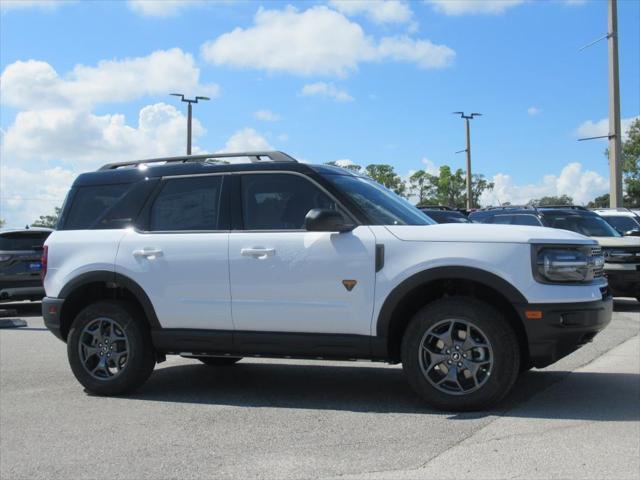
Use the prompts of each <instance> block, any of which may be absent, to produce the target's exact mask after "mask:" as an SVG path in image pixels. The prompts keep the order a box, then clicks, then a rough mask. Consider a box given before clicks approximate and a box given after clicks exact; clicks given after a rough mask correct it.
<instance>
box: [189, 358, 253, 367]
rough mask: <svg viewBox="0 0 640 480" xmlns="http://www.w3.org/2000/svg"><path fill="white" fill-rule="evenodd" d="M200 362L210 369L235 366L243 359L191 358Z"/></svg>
mask: <svg viewBox="0 0 640 480" xmlns="http://www.w3.org/2000/svg"><path fill="white" fill-rule="evenodd" d="M189 358H195V359H196V360H200V361H201V362H202V363H204V364H205V365H207V366H209V367H230V366H231V365H235V364H236V363H238V362H239V361H240V360H242V357H189Z"/></svg>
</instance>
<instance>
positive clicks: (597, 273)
mask: <svg viewBox="0 0 640 480" xmlns="http://www.w3.org/2000/svg"><path fill="white" fill-rule="evenodd" d="M601 255H602V248H600V247H591V253H590V254H589V260H590V263H593V264H595V258H596V257H599V256H601ZM603 276H604V265H602V266H595V267H594V269H593V278H601V277H603Z"/></svg>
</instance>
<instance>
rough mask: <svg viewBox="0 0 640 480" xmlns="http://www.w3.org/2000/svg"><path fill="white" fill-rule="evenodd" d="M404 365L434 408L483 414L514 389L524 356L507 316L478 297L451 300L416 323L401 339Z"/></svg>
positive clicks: (422, 312)
mask: <svg viewBox="0 0 640 480" xmlns="http://www.w3.org/2000/svg"><path fill="white" fill-rule="evenodd" d="M402 366H403V369H404V371H405V374H406V376H407V378H408V380H409V383H410V384H411V386H412V387H413V388H414V390H415V391H416V392H417V393H418V394H419V395H420V396H421V397H422V398H423V399H424V400H426V401H427V402H428V403H430V404H431V405H433V406H434V407H436V408H439V409H442V410H450V411H469V410H480V409H484V408H487V407H490V406H492V405H494V404H495V403H497V402H499V401H500V400H501V399H502V398H504V397H505V395H507V393H508V392H509V390H511V388H512V387H513V384H514V383H515V381H516V378H517V376H518V372H519V369H520V353H519V346H518V341H517V338H516V336H515V333H514V331H513V329H512V328H511V325H509V322H508V321H507V319H506V318H505V317H504V315H503V314H502V313H500V312H499V311H498V310H496V309H495V308H494V307H492V306H491V305H488V304H486V303H484V302H481V301H479V300H476V299H474V298H469V297H448V298H443V299H440V300H437V301H435V302H433V303H430V304H428V305H426V306H425V307H423V308H422V309H421V310H420V311H418V312H417V313H416V314H415V315H414V317H413V318H412V319H411V321H410V323H409V326H408V327H407V330H406V331H405V334H404V337H403V340H402Z"/></svg>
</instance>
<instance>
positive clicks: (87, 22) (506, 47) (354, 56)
mask: <svg viewBox="0 0 640 480" xmlns="http://www.w3.org/2000/svg"><path fill="white" fill-rule="evenodd" d="M618 17H619V18H618V20H619V49H620V88H621V116H622V118H623V125H628V123H629V122H630V121H631V119H633V118H635V117H638V116H639V115H640V1H639V0H619V2H618ZM606 30H607V4H606V2H605V1H604V0H587V1H581V0H530V1H526V0H484V1H482V0H445V1H441V0H424V1H417V0H416V1H411V2H408V1H402V0H399V1H396V0H387V1H382V0H380V1H360V0H348V1H341V0H330V1H306V2H293V1H291V2H286V1H285V2H280V1H275V0H272V1H263V2H252V1H240V0H221V1H218V2H213V1H199V0H183V1H171V0H162V1H156V0H147V1H137V0H129V1H127V0H121V1H67V2H63V1H48V2H41V1H31V0H23V1H12V0H0V72H2V73H1V75H2V76H1V77H0V128H1V131H0V142H1V143H0V218H3V219H5V220H6V222H7V226H22V225H25V224H27V223H31V222H33V221H34V220H35V219H37V218H38V216H39V215H42V214H49V213H51V212H52V211H53V209H54V207H55V206H59V205H61V203H62V201H63V199H64V196H65V194H66V192H67V190H68V188H69V186H70V185H71V183H72V182H73V179H74V178H75V177H76V176H77V175H78V174H79V173H82V172H85V171H90V170H95V169H96V168H98V167H99V166H101V165H103V164H105V163H108V162H113V161H121V160H132V159H141V158H152V157H159V156H170V155H179V154H183V153H184V151H185V144H186V117H185V115H186V108H185V107H186V105H185V104H182V103H180V102H179V100H178V99H176V98H175V97H171V96H169V93H172V92H180V93H184V94H186V95H188V96H195V95H204V96H208V97H210V98H211V100H210V101H208V102H202V103H199V104H197V105H195V107H194V132H193V133H194V152H215V151H221V150H225V151H238V150H259V149H279V150H283V151H285V152H287V153H289V154H291V155H293V156H294V157H296V158H298V159H299V160H302V161H306V162H312V163H325V162H329V161H338V160H341V161H342V162H344V163H349V162H354V163H357V164H360V165H368V164H370V163H388V164H391V165H393V166H394V167H395V169H396V171H397V172H398V173H399V174H400V175H402V176H403V177H405V178H406V177H408V175H410V173H411V172H413V171H416V170H419V169H425V170H427V171H429V172H431V173H434V172H436V171H437V168H438V167H439V166H440V165H444V164H447V165H450V166H451V167H453V168H464V165H465V156H464V154H463V153H462V154H456V153H455V152H457V151H459V150H463V149H464V148H465V145H464V142H465V137H464V123H463V121H462V120H461V119H460V118H459V117H456V116H455V115H453V114H452V112H454V111H461V110H462V111H465V112H467V113H469V112H480V113H482V116H481V117H478V118H476V119H474V120H473V121H472V125H471V128H472V132H471V136H472V161H473V171H474V173H482V174H484V175H485V176H486V177H487V178H489V179H491V180H492V181H493V182H494V183H495V188H494V190H493V191H492V192H490V193H488V194H485V195H484V196H483V197H482V199H481V201H482V203H483V204H485V205H488V204H494V205H496V204H498V203H504V202H508V201H509V202H512V203H523V202H526V201H528V200H529V199H531V198H539V197H541V196H545V195H561V194H567V195H570V196H572V197H573V198H574V200H575V201H576V202H577V203H580V204H582V203H586V202H588V201H589V200H591V199H592V198H594V197H596V196H598V195H601V194H603V193H606V192H607V191H608V186H609V182H608V163H607V159H606V157H605V156H604V154H603V152H604V150H605V148H606V146H607V143H606V141H605V140H594V141H586V142H578V141H577V139H578V138H580V137H586V136H596V135H606V134H607V133H608V123H607V116H608V83H607V81H608V77H607V42H606V41H601V42H598V43H596V44H595V45H593V46H591V47H589V48H587V49H585V50H582V51H579V49H580V47H581V46H583V45H585V44H588V43H589V42H591V41H593V40H595V39H597V38H599V37H601V36H603V35H604V34H606Z"/></svg>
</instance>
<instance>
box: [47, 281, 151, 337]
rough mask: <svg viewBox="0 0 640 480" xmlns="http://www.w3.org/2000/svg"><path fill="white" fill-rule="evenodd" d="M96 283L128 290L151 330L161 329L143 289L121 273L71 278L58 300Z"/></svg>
mask: <svg viewBox="0 0 640 480" xmlns="http://www.w3.org/2000/svg"><path fill="white" fill-rule="evenodd" d="M96 282H105V283H107V284H109V285H111V286H113V287H116V288H117V287H122V288H126V289H127V290H129V291H130V292H131V294H132V295H133V296H134V297H135V298H136V300H138V302H139V303H140V305H142V309H143V310H144V313H145V315H146V317H147V320H148V322H149V326H150V327H151V329H152V330H157V329H160V328H162V326H161V325H160V321H159V320H158V316H157V315H156V311H155V308H154V307H153V304H152V303H151V300H150V299H149V296H148V295H147V294H146V292H145V291H144V289H143V288H142V287H141V286H140V285H139V284H138V283H137V282H136V281H134V280H132V279H131V278H129V277H127V276H126V275H122V274H121V273H116V272H110V271H108V270H94V271H91V272H86V273H83V274H81V275H78V276H77V277H75V278H73V279H72V280H70V281H69V282H68V283H67V284H66V285H65V286H64V287H62V290H60V294H59V295H58V298H61V299H65V298H67V297H68V296H69V295H71V294H72V293H73V292H74V291H75V290H77V289H78V288H80V287H82V286H84V285H88V284H90V283H96Z"/></svg>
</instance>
